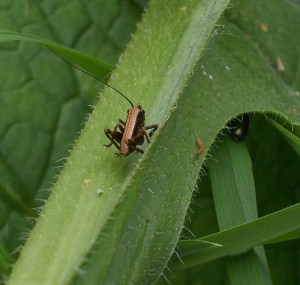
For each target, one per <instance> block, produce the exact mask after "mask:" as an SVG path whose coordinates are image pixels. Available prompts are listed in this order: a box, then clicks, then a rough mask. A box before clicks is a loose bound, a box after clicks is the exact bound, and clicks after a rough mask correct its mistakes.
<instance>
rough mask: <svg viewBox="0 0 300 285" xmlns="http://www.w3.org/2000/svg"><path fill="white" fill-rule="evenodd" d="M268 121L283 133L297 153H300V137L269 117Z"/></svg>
mask: <svg viewBox="0 0 300 285" xmlns="http://www.w3.org/2000/svg"><path fill="white" fill-rule="evenodd" d="M268 121H269V122H270V123H271V124H272V125H273V126H274V127H275V128H276V129H277V130H278V131H279V132H280V133H281V134H282V136H283V137H284V139H285V140H286V141H287V142H288V143H289V144H290V146H291V147H292V148H293V149H294V150H295V151H296V152H297V154H298V155H300V138H299V137H298V136H296V135H294V134H293V133H292V132H290V131H289V130H287V129H286V128H284V127H283V126H281V125H279V124H278V123H276V122H275V121H274V120H271V119H268Z"/></svg>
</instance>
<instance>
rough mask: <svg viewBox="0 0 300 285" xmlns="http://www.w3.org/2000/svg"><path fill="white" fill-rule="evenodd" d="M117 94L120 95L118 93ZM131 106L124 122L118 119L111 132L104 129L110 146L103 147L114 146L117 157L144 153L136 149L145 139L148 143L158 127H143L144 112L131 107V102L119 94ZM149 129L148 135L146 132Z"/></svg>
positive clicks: (138, 108) (140, 108) (139, 108)
mask: <svg viewBox="0 0 300 285" xmlns="http://www.w3.org/2000/svg"><path fill="white" fill-rule="evenodd" d="M118 93H120V92H119V91H118ZM120 94H121V95H122V96H123V97H125V98H126V99H127V101H128V102H129V103H130V104H131V106H132V108H131V109H129V110H128V111H127V119H126V121H125V122H124V121H122V120H121V119H119V121H118V122H117V124H116V125H115V128H114V130H113V131H111V130H110V129H108V128H105V129H104V133H105V134H106V136H107V137H108V138H109V140H110V144H106V145H104V146H106V147H110V146H112V145H114V146H115V147H116V148H117V149H118V150H119V153H117V155H119V156H127V155H129V154H131V153H132V152H133V151H137V152H140V153H144V151H143V150H141V149H140V148H138V147H137V145H142V144H143V143H144V141H145V138H146V140H147V142H148V143H150V139H149V137H151V136H152V135H153V133H154V132H155V131H156V130H157V128H158V125H157V124H154V125H149V126H145V111H144V110H143V108H142V107H141V106H140V105H137V106H133V104H132V102H131V101H130V100H129V99H128V98H127V97H126V96H125V95H124V94H122V93H120ZM149 129H151V131H150V133H149V135H148V133H147V130H149Z"/></svg>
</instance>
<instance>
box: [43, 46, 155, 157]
mask: <svg viewBox="0 0 300 285" xmlns="http://www.w3.org/2000/svg"><path fill="white" fill-rule="evenodd" d="M48 48H49V49H50V50H51V51H52V52H53V53H55V54H56V55H57V56H59V57H60V58H61V59H62V60H63V61H65V62H67V63H69V64H70V65H71V66H73V67H75V68H77V69H78V70H80V71H82V72H83V73H85V74H88V75H90V76H92V77H93V78H95V79H96V80H98V81H100V82H101V83H103V84H104V85H106V86H108V87H110V88H111V89H113V90H114V91H116V92H117V93H119V94H120V95H121V96H122V97H124V98H125V99H126V100H127V101H128V102H129V104H130V105H131V107H132V108H131V109H129V110H128V111H127V119H126V122H124V121H122V120H120V119H119V121H118V123H117V124H116V126H115V128H114V130H113V131H111V130H110V129H108V128H105V129H104V133H105V134H106V136H107V137H108V138H109V140H110V144H106V145H104V146H106V147H110V146H112V145H114V146H115V147H116V148H117V149H118V150H119V153H117V155H119V156H127V155H129V154H131V153H132V152H133V151H135V150H136V151H137V152H140V153H144V151H143V150H141V149H140V148H138V147H137V145H142V144H143V143H144V141H145V138H146V140H147V142H148V143H150V139H149V137H151V136H152V135H153V133H154V132H155V131H156V130H157V129H158V125H157V124H154V125H149V126H145V111H144V110H143V108H142V107H141V106H140V105H137V106H134V105H133V104H132V102H131V101H130V100H129V99H128V98H127V97H126V96H125V95H124V94H123V93H122V92H120V91H119V90H117V89H116V88H114V87H113V86H111V85H110V84H108V83H106V82H105V81H103V80H101V79H100V78H98V77H96V76H94V75H93V74H91V73H89V72H88V71H86V70H84V69H82V68H80V67H78V66H76V65H74V64H73V63H71V62H70V61H68V60H67V59H65V58H64V57H62V56H61V55H59V54H58V53H57V52H56V51H55V50H53V49H52V48H51V47H50V46H48ZM147 130H151V131H150V133H149V134H148V133H147Z"/></svg>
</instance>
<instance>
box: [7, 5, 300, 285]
mask: <svg viewBox="0 0 300 285" xmlns="http://www.w3.org/2000/svg"><path fill="white" fill-rule="evenodd" d="M51 3H53V2H51ZM107 3H108V2H107ZM176 3H177V2H176ZM194 3H195V2H191V3H189V5H193V4H194ZM219 3H221V2H219V1H218V2H213V3H209V2H208V1H203V2H200V3H198V2H197V3H196V4H195V5H196V8H197V9H194V8H195V7H192V8H193V9H191V6H189V5H187V4H186V3H185V2H182V3H180V4H181V5H179V4H178V6H176V5H174V7H172V6H171V7H170V4H169V3H168V4H165V3H161V1H157V2H153V3H152V4H151V5H150V8H149V11H152V13H150V12H149V14H147V15H146V17H145V20H144V21H143V23H142V24H141V26H140V28H139V31H138V33H137V34H136V35H135V36H134V37H133V42H132V43H131V44H129V47H128V51H127V53H126V54H125V55H123V56H122V57H121V60H120V65H119V68H118V69H117V71H116V73H115V74H114V75H113V77H112V81H111V82H112V85H113V86H115V87H117V88H118V89H121V91H122V92H124V91H125V92H124V93H125V94H129V95H130V96H129V97H130V99H132V100H133V102H134V103H137V104H142V106H143V108H144V109H145V110H146V118H147V120H146V123H147V124H151V123H160V122H161V121H162V124H160V130H159V132H158V133H157V135H156V137H154V138H153V140H152V142H151V145H150V147H149V148H148V149H147V151H146V153H145V155H143V157H142V158H141V160H140V161H138V158H139V156H138V154H132V155H131V156H130V157H127V158H125V159H118V158H116V157H115V156H114V155H113V153H114V152H115V150H113V149H111V150H107V149H104V148H103V147H102V144H103V143H107V141H106V140H105V136H104V135H102V136H101V135H99V133H100V132H101V131H102V129H103V128H104V127H110V128H112V127H113V126H114V123H115V122H116V121H117V119H118V118H121V119H125V116H126V110H124V109H126V106H127V105H126V103H124V100H123V99H122V98H118V97H116V95H115V94H114V95H111V94H112V93H109V94H108V92H109V91H108V90H107V91H106V93H105V94H104V95H103V96H102V97H101V99H100V102H99V105H98V106H97V108H96V109H95V112H94V113H93V114H92V115H91V118H90V120H89V122H88V123H87V126H86V128H85V129H84V131H83V134H82V136H81V137H80V139H79V141H78V144H77V145H76V147H75V149H74V151H73V152H72V155H71V157H70V159H69V160H68V162H67V164H66V166H65V169H64V171H63V173H62V176H60V179H59V182H58V184H57V186H56V187H57V188H55V189H54V190H53V192H52V194H51V198H50V199H49V201H48V203H47V205H46V207H45V209H44V211H43V214H42V215H41V217H40V219H39V220H38V223H37V225H36V227H35V228H34V230H33V232H32V235H31V237H30V238H29V240H28V242H27V244H26V246H25V248H24V250H23V252H22V254H21V257H20V259H19V260H18V262H17V264H16V266H15V268H14V272H13V273H12V276H11V279H10V280H9V283H8V284H20V282H21V283H24V280H25V281H27V280H28V279H27V280H26V278H29V279H30V282H31V281H33V280H34V281H35V282H36V283H37V284H47V282H48V283H49V284H66V283H68V281H69V280H72V281H71V282H72V283H73V281H74V283H75V282H78V283H85V282H86V283H87V284H93V283H96V284H99V282H100V283H102V284H105V282H106V283H108V282H112V283H115V284H128V283H130V282H132V283H134V282H136V283H137V284H151V283H153V281H154V280H155V279H156V278H157V277H158V275H159V274H160V273H161V272H162V270H163V267H164V266H165V264H166V262H167V260H168V257H169V256H170V254H171V252H172V251H173V249H174V247H175V243H176V241H177V240H178V238H179V234H180V231H181V229H182V225H183V222H184V219H185V215H186V211H187V209H188V208H189V205H190V201H191V197H192V192H193V190H194V185H195V182H196V179H197V176H198V173H199V170H200V168H201V166H202V162H203V160H204V158H205V156H206V155H207V152H208V150H209V148H210V146H211V145H212V144H213V143H214V141H215V137H216V136H217V134H218V133H219V131H220V130H221V129H223V127H224V125H225V124H226V123H227V122H228V120H230V119H231V118H232V117H235V116H236V115H238V114H241V113H244V112H266V111H267V112H269V113H270V112H271V113H273V114H275V115H277V116H278V117H280V116H281V117H283V118H284V119H285V120H290V122H291V123H298V124H299V121H300V120H299V112H298V110H299V102H298V100H297V97H295V96H293V94H294V93H293V92H294V90H292V88H290V87H289V86H288V85H287V84H286V83H285V82H282V81H281V80H280V77H279V75H278V74H276V73H275V72H274V70H273V67H272V66H270V65H269V64H268V61H266V57H265V56H264V55H263V54H262V52H261V50H260V49H259V48H258V46H257V44H256V42H253V41H252V40H251V39H250V38H249V37H247V36H246V34H247V33H244V32H243V31H241V30H239V29H238V25H230V23H229V22H227V21H226V20H224V21H222V22H219V24H220V25H222V24H223V25H225V26H226V30H225V31H224V34H225V36H221V37H220V40H217V39H216V38H212V41H211V43H210V45H209V46H208V47H207V49H206V52H205V56H204V57H203V58H202V59H201V62H200V64H199V66H198V67H197V69H196V71H194V74H193V78H192V79H191V81H189V82H187V81H186V78H187V77H188V74H189V72H190V71H191V67H192V66H193V64H194V61H195V59H197V57H198V55H199V53H200V52H201V49H199V45H200V47H202V46H203V44H204V43H205V42H202V41H203V39H204V40H206V37H207V36H208V32H209V31H210V29H211V27H212V25H213V24H214V21H215V19H216V18H218V16H219V12H220V11H221V10H222V8H223V7H224V6H222V7H215V8H216V10H217V12H216V13H213V12H212V10H204V11H202V10H201V9H200V8H199V7H200V6H201V5H204V6H203V7H204V8H205V7H211V6H210V5H214V4H216V6H218V4H219ZM101 4H102V5H104V4H105V2H103V3H101ZM247 4H248V3H247ZM250 4H252V3H250ZM47 5H48V6H47ZM51 5H54V4H50V2H47V4H46V5H45V6H46V8H47V9H46V11H48V12H49V11H50V12H52V11H55V9H54V8H53V7H52V6H51ZM98 5H99V4H98ZM198 5H199V6H198ZM245 5H246V4H245ZM256 5H257V3H256ZM54 6H55V5H54ZM43 8H45V7H43ZM198 8H199V9H198ZM170 9H171V10H170ZM58 10H59V9H58ZM265 10H267V9H265ZM81 11H82V10H81ZM89 11H93V9H90V10H89ZM199 11H202V13H201V17H203V18H202V19H198V16H199V14H200V13H199ZM50 12H49V15H52V13H50ZM205 12H207V13H205ZM233 13H234V12H233ZM235 13H236V15H240V13H239V11H236V12H235ZM53 14H55V15H56V13H53ZM174 15H176V16H178V18H177V17H175V16H174ZM66 16H69V14H66ZM96 16H97V15H96ZM173 16H174V17H175V18H172V17H173ZM52 17H53V16H52ZM56 17H58V16H56ZM20 18H21V17H20ZM95 18H101V17H95ZM273 18H275V17H274V16H273ZM171 19H172V20H174V21H171ZM150 20H151V21H150ZM81 21H82V18H80V17H78V22H81ZM147 21H148V23H149V25H147V24H146V23H147ZM193 21H195V22H197V21H203V24H202V25H199V24H198V25H195V26H193V25H191V26H189V24H191V23H193ZM169 22H171V24H169ZM150 23H151V25H150ZM152 23H154V24H152ZM53 24H54V25H55V22H54V21H53ZM188 26H189V27H191V28H190V29H189V28H187V27H188ZM295 26H297V25H295ZM72 28H73V30H74V31H79V32H78V33H80V29H76V27H72ZM57 30H58V33H61V34H60V35H64V36H63V37H62V38H64V39H66V42H67V43H70V42H71V43H72V40H70V39H72V37H71V36H69V33H68V32H69V31H70V30H71V28H70V25H64V26H63V25H59V29H57ZM199 30H200V31H205V34H202V37H199V42H198V41H197V40H198V38H197V37H196V38H195V37H194V35H195V31H196V32H197V33H198V32H199ZM217 31H218V30H217ZM217 33H218V32H217ZM182 35H184V36H182ZM185 35H186V37H185ZM226 35H227V36H226ZM229 35H230V36H229ZM231 35H234V37H233V36H231ZM74 38H76V37H74ZM95 38H96V37H95ZM184 39H185V40H184ZM181 40H182V41H181ZM178 41H179V42H180V41H181V43H182V44H178ZM195 41H196V43H195ZM91 42H92V40H91ZM170 42H171V43H170ZM91 46H92V45H91ZM79 47H81V46H80V45H79ZM94 49H97V47H92V48H91V50H94ZM191 50H192V51H191ZM189 53H190V54H189ZM31 54H32V53H29V55H31ZM189 55H191V58H189ZM196 55H197V56H196ZM29 58H30V57H29ZM27 60H28V56H27ZM182 72H183V75H182ZM51 73H54V74H56V73H58V74H60V75H61V74H62V72H61V71H60V70H59V72H55V69H54V72H53V71H52V72H51ZM40 74H42V73H41V72H40V73H39V75H40ZM44 76H45V77H46V78H47V74H45V75H44ZM48 76H49V77H48V78H51V77H50V75H48ZM178 78H179V80H177V79H178ZM62 81H63V82H64V84H66V83H67V80H62ZM43 82H44V81H43ZM59 82H60V80H59ZM51 83H52V82H51ZM52 84H53V83H52ZM187 84H188V87H187V88H186V89H185V90H184V92H183V94H182V95H181V96H180V98H179V100H177V96H178V93H179V91H180V90H181V89H182V87H183V86H184V85H187ZM120 86H121V87H122V88H119V87H120ZM81 88H82V87H81ZM85 88H86V84H83V90H84V89H85ZM54 93H55V92H54ZM110 95H111V96H113V97H112V98H110V97H111V96H110ZM156 96H158V97H157V99H156ZM119 100H120V101H119ZM174 103H176V104H174ZM291 106H293V108H291ZM170 110H172V112H171V114H168V113H169V111H170ZM75 113H76V112H75ZM71 115H74V112H73V113H72V112H70V115H69V116H70V117H69V118H72V116H71ZM169 115H170V116H169ZM165 118H168V120H167V122H166V123H164V120H165ZM67 126H68V125H67ZM65 129H67V127H66V128H65ZM199 137H200V138H201V139H202V141H203V144H204V148H205V152H204V153H203V154H202V156H200V159H198V158H197V157H196V155H195V154H196V152H197V150H198V146H197V143H196V142H197V138H199ZM257 145H259V144H257ZM101 191H103V194H102V195H98V194H97V193H100V192H101ZM88 252H89V254H88ZM74 257H75V258H74ZM48 258H49V259H48ZM83 261H85V262H83ZM32 268H35V270H34V272H33V271H32V270H31V269H32ZM76 273H78V275H81V274H83V275H84V278H82V279H80V278H78V277H77V276H74V275H75V274H76ZM98 275H101V276H100V278H98ZM212 275H213V274H211V278H212ZM55 278H57V279H56V280H54V279H55ZM58 279H59V280H61V283H57V282H56V281H57V280H58ZM99 279H100V280H99ZM43 280H46V281H45V282H43ZM103 280H104V281H105V282H103ZM25 283H26V282H25ZM31 284H32V282H31ZM210 284H212V283H210Z"/></svg>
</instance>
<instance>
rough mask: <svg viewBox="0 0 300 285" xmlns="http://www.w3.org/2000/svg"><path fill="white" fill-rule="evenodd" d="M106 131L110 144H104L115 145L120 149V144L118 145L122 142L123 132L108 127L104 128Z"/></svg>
mask: <svg viewBox="0 0 300 285" xmlns="http://www.w3.org/2000/svg"><path fill="white" fill-rule="evenodd" d="M104 133H105V135H106V136H107V137H108V139H109V140H110V144H104V146H106V147H110V146H112V145H114V146H115V147H116V148H117V149H119V150H120V145H118V143H119V142H120V138H122V133H120V132H118V131H111V130H110V129H108V128H105V129H104Z"/></svg>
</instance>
